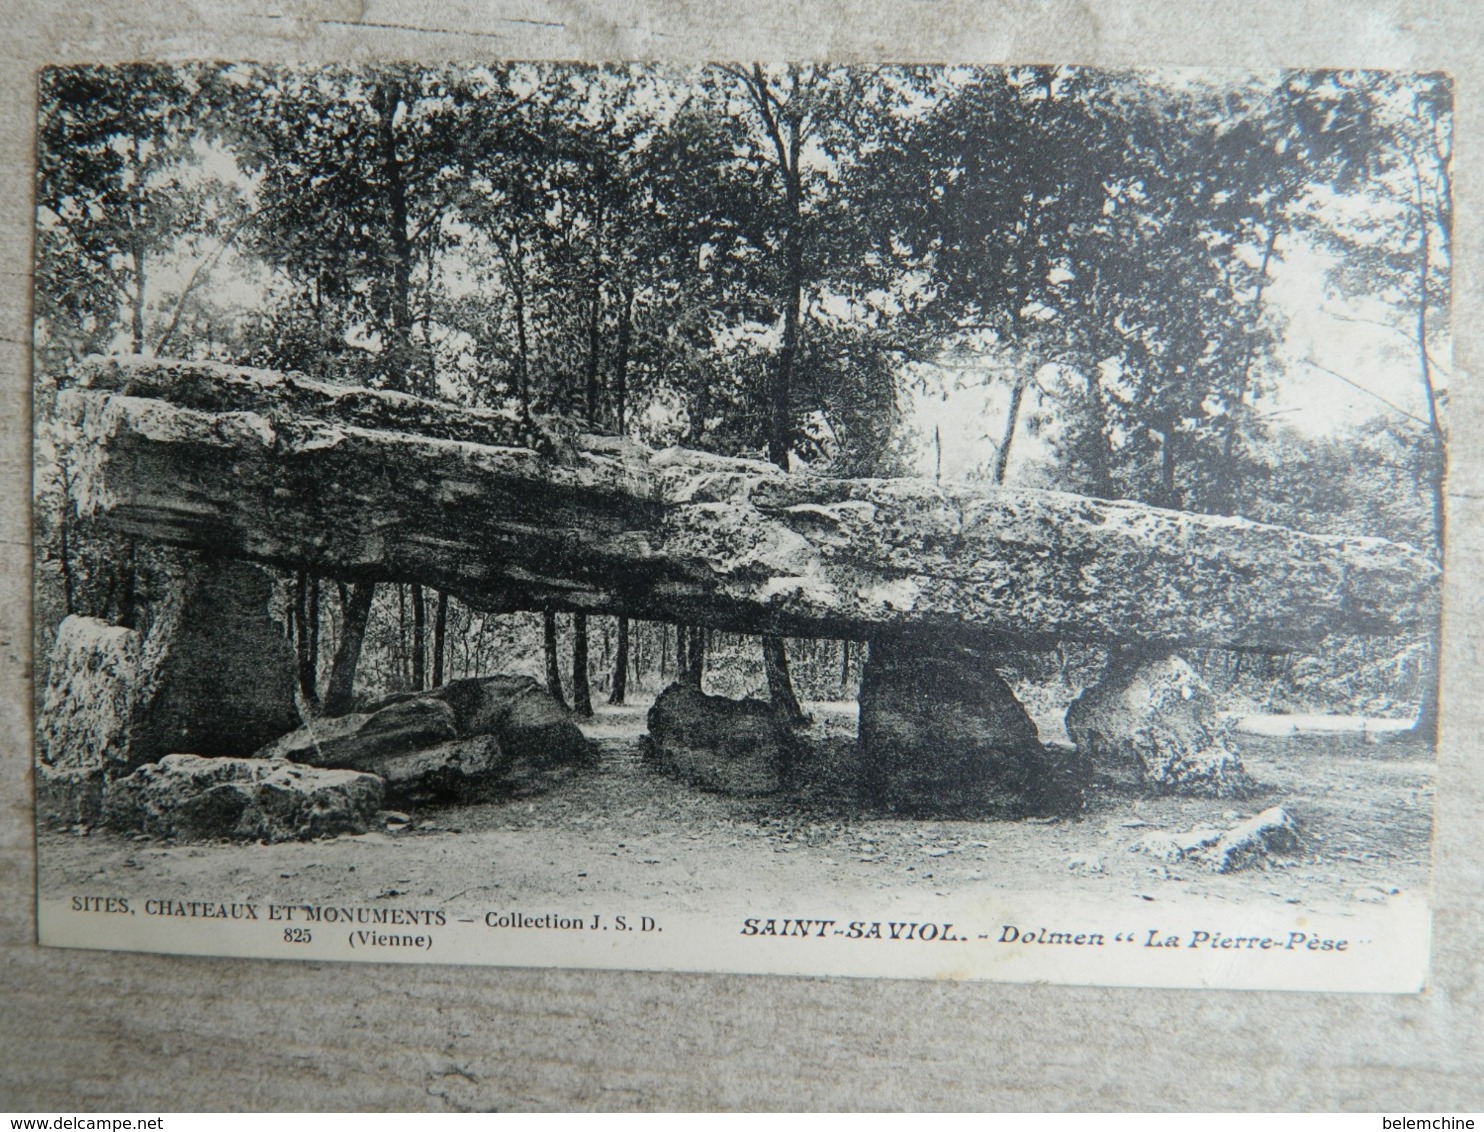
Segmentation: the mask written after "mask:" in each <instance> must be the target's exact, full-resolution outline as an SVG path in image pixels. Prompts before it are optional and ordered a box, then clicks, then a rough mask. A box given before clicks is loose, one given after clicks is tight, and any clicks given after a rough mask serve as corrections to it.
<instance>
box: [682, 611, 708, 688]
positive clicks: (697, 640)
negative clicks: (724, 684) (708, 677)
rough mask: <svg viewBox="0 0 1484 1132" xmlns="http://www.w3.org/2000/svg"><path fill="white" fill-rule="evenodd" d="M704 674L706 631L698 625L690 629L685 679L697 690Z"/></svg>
mask: <svg viewBox="0 0 1484 1132" xmlns="http://www.w3.org/2000/svg"><path fill="white" fill-rule="evenodd" d="M705 674H706V631H705V630H704V629H702V628H701V627H700V626H699V625H693V626H691V628H690V641H689V642H688V647H687V648H686V657H685V679H686V681H687V682H689V683H690V685H691V687H693V688H699V687H700V686H701V680H702V678H703V677H704V676H705Z"/></svg>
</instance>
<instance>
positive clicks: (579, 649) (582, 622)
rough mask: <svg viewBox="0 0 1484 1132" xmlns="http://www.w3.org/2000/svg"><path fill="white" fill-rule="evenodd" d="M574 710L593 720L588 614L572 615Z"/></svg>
mask: <svg viewBox="0 0 1484 1132" xmlns="http://www.w3.org/2000/svg"><path fill="white" fill-rule="evenodd" d="M572 710H573V711H575V712H576V713H577V714H578V715H580V716H582V717H583V718H584V719H590V718H592V714H593V691H592V687H591V686H590V685H589V684H588V674H587V614H586V613H574V614H572Z"/></svg>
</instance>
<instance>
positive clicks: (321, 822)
mask: <svg viewBox="0 0 1484 1132" xmlns="http://www.w3.org/2000/svg"><path fill="white" fill-rule="evenodd" d="M382 799H383V786H382V782H381V779H379V778H377V777H376V776H375V775H371V774H363V773H360V772H358V771H351V770H323V769H319V768H315V767H305V766H298V765H296V764H294V763H290V762H286V761H284V760H282V759H243V758H203V757H201V756H199V755H180V754H177V755H166V756H165V757H164V758H163V759H161V760H160V761H159V762H158V763H152V764H149V765H147V766H144V767H141V768H140V769H139V770H136V771H135V772H134V773H133V774H131V775H129V776H128V777H126V778H121V779H118V780H117V781H115V782H113V783H111V784H110V787H109V789H108V792H107V794H106V796H105V798H104V817H105V819H106V820H107V822H108V824H110V825H112V826H114V827H115V828H118V829H136V830H142V831H143V832H145V833H152V834H157V835H159V836H164V837H175V838H179V839H181V840H190V841H209V840H233V841H305V840H309V839H310V838H315V837H324V836H329V835H332V834H339V833H364V832H366V830H368V829H370V828H371V827H372V825H373V824H374V823H375V821H376V815H377V811H378V810H380V809H381V805H382Z"/></svg>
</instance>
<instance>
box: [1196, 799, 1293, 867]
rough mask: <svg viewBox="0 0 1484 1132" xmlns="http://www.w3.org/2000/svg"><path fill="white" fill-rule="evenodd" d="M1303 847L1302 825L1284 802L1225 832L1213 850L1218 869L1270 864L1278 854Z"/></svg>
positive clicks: (1213, 859)
mask: <svg viewBox="0 0 1484 1132" xmlns="http://www.w3.org/2000/svg"><path fill="white" fill-rule="evenodd" d="M1302 847H1303V843H1302V841H1301V840H1300V837H1299V829H1298V826H1297V825H1296V824H1295V823H1294V820H1293V818H1291V817H1290V816H1289V815H1288V811H1287V810H1285V809H1284V808H1283V807H1282V806H1270V807H1269V808H1268V809H1266V810H1263V812H1262V813H1260V814H1258V815H1257V816H1256V817H1252V818H1248V819H1247V820H1246V821H1244V822H1242V823H1241V824H1240V825H1235V826H1233V827H1232V828H1231V829H1229V830H1227V831H1226V832H1225V833H1223V834H1222V835H1221V840H1219V841H1218V842H1216V844H1215V845H1214V846H1213V847H1212V849H1211V852H1210V858H1209V859H1210V864H1211V868H1212V869H1213V870H1214V871H1216V872H1218V873H1235V872H1239V871H1241V870H1243V869H1256V868H1266V867H1267V865H1268V858H1269V857H1271V856H1272V855H1274V854H1279V855H1283V856H1293V855H1295V854H1297V853H1298V852H1299V851H1300V850H1301V849H1302Z"/></svg>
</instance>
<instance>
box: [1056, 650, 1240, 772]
mask: <svg viewBox="0 0 1484 1132" xmlns="http://www.w3.org/2000/svg"><path fill="white" fill-rule="evenodd" d="M1067 733H1068V734H1069V735H1071V737H1072V741H1073V742H1074V743H1076V744H1077V747H1078V749H1079V750H1081V751H1084V752H1085V753H1086V754H1087V755H1088V757H1089V758H1091V759H1092V761H1093V765H1094V767H1095V769H1096V770H1097V771H1099V772H1101V773H1102V774H1103V775H1104V776H1106V777H1107V778H1110V779H1112V780H1113V781H1114V782H1118V783H1121V784H1123V785H1127V786H1138V787H1142V788H1146V789H1151V788H1152V789H1154V790H1156V791H1159V792H1161V793H1170V794H1186V795H1198V796H1206V797H1216V798H1241V797H1245V796H1246V795H1248V794H1250V793H1251V792H1252V790H1253V789H1254V784H1253V782H1252V780H1251V778H1249V777H1248V775H1247V771H1246V769H1245V768H1244V767H1243V766H1242V760H1241V757H1240V756H1239V755H1238V753H1237V751H1236V749H1235V747H1234V746H1233V745H1232V741H1231V735H1232V728H1231V724H1230V722H1229V721H1227V720H1226V719H1225V718H1223V717H1222V715H1221V713H1220V709H1219V707H1218V705H1217V703H1216V697H1215V694H1214V693H1213V692H1212V691H1211V688H1210V686H1209V685H1207V683H1206V682H1205V681H1204V680H1202V679H1201V678H1200V676H1199V675H1198V674H1197V673H1196V671H1195V670H1194V669H1193V668H1191V667H1190V665H1189V664H1187V663H1186V662H1185V661H1184V660H1182V659H1181V658H1180V657H1178V656H1169V655H1155V656H1150V655H1147V654H1139V653H1130V654H1126V655H1123V656H1115V657H1114V659H1113V660H1112V661H1110V663H1109V666H1108V671H1107V672H1106V673H1105V674H1104V676H1103V678H1102V680H1100V681H1099V682H1098V683H1097V684H1096V685H1094V686H1093V687H1091V688H1088V689H1086V690H1085V691H1084V692H1083V693H1082V694H1081V695H1080V696H1079V697H1078V698H1077V699H1076V700H1075V701H1073V703H1072V705H1071V706H1070V707H1069V708H1068V709H1067Z"/></svg>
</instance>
